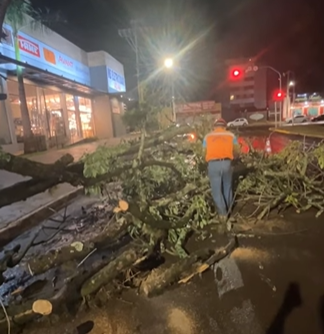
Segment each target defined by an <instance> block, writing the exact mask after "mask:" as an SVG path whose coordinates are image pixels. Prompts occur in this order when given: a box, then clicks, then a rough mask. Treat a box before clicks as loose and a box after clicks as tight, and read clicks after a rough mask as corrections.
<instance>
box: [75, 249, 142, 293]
mask: <svg viewBox="0 0 324 334" xmlns="http://www.w3.org/2000/svg"><path fill="white" fill-rule="evenodd" d="M142 255H143V249H142V248H138V247H136V246H135V244H134V243H132V244H130V245H129V246H127V249H126V250H125V251H123V252H122V253H121V254H120V255H119V256H118V257H116V259H114V260H113V261H111V262H110V263H109V264H108V265H107V266H105V267H104V268H103V269H101V270H100V271H98V272H97V273H96V274H95V275H94V276H92V277H91V278H89V279H88V280H87V281H86V282H85V283H84V284H83V285H82V288H81V295H82V296H83V297H86V296H89V295H91V294H93V293H95V292H97V291H98V290H99V289H100V288H101V287H102V286H104V285H106V284H108V283H110V282H111V281H112V280H113V279H114V278H116V277H117V276H118V275H119V274H120V273H121V272H123V271H125V270H126V269H128V268H130V267H132V266H133V265H134V264H135V262H136V261H137V260H138V259H139V258H141V256H142Z"/></svg>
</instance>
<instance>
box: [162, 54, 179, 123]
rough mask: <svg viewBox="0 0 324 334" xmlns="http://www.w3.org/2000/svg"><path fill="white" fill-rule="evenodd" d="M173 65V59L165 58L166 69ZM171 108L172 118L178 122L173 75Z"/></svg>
mask: <svg viewBox="0 0 324 334" xmlns="http://www.w3.org/2000/svg"><path fill="white" fill-rule="evenodd" d="M173 65H174V61H173V58H165V60H164V67H165V68H167V69H171V68H173ZM172 74H173V73H172ZM171 106H172V118H173V122H176V121H177V116H176V111H175V104H174V82H173V75H172V76H171Z"/></svg>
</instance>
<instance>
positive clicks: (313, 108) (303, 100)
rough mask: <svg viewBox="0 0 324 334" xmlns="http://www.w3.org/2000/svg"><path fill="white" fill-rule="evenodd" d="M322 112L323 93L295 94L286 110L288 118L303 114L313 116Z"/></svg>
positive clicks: (323, 108) (323, 104)
mask: <svg viewBox="0 0 324 334" xmlns="http://www.w3.org/2000/svg"><path fill="white" fill-rule="evenodd" d="M323 114H324V97H323V94H318V93H313V94H297V96H296V98H295V99H294V101H293V102H292V104H291V107H290V110H289V111H288V115H287V117H288V118H291V117H293V116H297V115H304V116H307V117H309V118H314V117H317V116H320V115H323Z"/></svg>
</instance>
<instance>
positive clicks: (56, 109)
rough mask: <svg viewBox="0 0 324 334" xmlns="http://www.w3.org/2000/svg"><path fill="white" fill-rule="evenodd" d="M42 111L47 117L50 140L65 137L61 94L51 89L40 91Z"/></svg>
mask: <svg viewBox="0 0 324 334" xmlns="http://www.w3.org/2000/svg"><path fill="white" fill-rule="evenodd" d="M40 104H41V109H42V111H43V113H44V115H45V119H46V125H47V126H46V128H47V135H48V138H58V137H65V136H66V133H65V126H64V118H63V109H62V106H61V98H60V94H59V93H57V92H55V91H52V90H50V89H43V88H42V89H41V90H40Z"/></svg>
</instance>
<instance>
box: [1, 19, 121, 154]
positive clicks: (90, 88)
mask: <svg viewBox="0 0 324 334" xmlns="http://www.w3.org/2000/svg"><path fill="white" fill-rule="evenodd" d="M29 26H31V25H28V24H27V25H26V26H25V27H24V28H23V29H21V31H20V32H19V33H18V35H17V39H15V38H14V36H13V31H12V27H11V25H10V22H7V23H5V24H4V28H3V33H4V35H5V38H4V39H3V40H2V43H1V44H0V75H1V77H0V89H1V91H0V93H4V94H7V99H6V100H4V101H0V145H1V146H2V148H3V149H4V150H6V151H8V152H11V153H18V152H20V151H23V145H24V144H23V142H24V133H23V126H22V115H21V110H20V103H21V102H20V99H19V96H20V95H19V89H21V87H20V86H19V84H18V80H17V75H16V69H17V66H20V67H21V68H22V71H23V77H24V89H25V93H26V100H27V105H28V111H29V116H30V121H31V127H32V132H33V134H34V136H35V137H39V138H40V139H41V140H42V142H43V143H44V145H43V148H44V146H45V149H48V148H51V147H59V146H60V145H63V144H67V143H74V142H77V141H79V140H81V139H82V138H87V137H97V138H111V137H114V136H118V135H121V134H123V133H124V132H125V131H124V129H123V127H122V122H121V114H122V112H123V108H122V105H121V102H120V99H119V97H120V94H121V93H123V92H125V91H126V84H125V76H124V68H123V65H122V64H121V63H120V62H118V61H117V60H116V59H114V58H113V57H112V56H110V55H109V54H107V53H106V52H103V51H98V52H90V53H87V52H85V51H83V50H82V49H80V48H79V47H77V46H76V45H74V44H73V43H71V42H69V41H68V40H66V39H65V38H63V37H62V36H60V35H58V34H56V33H55V32H54V31H50V30H49V29H39V30H32V29H31V28H29ZM15 45H16V48H15Z"/></svg>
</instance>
